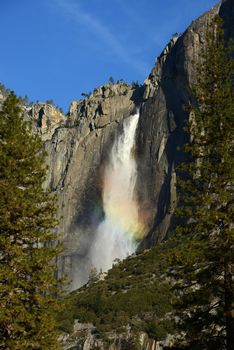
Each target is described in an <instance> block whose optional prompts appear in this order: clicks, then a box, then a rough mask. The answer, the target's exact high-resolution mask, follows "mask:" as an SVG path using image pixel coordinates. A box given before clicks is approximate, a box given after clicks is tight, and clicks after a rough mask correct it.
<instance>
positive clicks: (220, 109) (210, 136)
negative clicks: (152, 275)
mask: <svg viewBox="0 0 234 350" xmlns="http://www.w3.org/2000/svg"><path fill="white" fill-rule="evenodd" d="M232 55H233V46H232V44H230V43H229V44H227V43H226V42H225V38H224V31H223V29H222V22H221V20H220V18H219V17H217V18H215V20H214V21H213V22H212V24H211V26H210V28H209V30H208V31H207V37H206V45H205V47H204V49H203V51H202V54H201V62H202V63H201V64H200V65H198V66H197V77H196V79H197V80H196V83H195V86H194V91H193V92H194V96H195V99H196V102H195V103H194V104H193V106H192V107H191V108H190V121H189V126H188V129H189V132H190V142H189V143H188V144H187V145H186V147H185V150H186V152H188V155H189V157H190V161H189V162H188V163H186V164H182V166H181V167H180V172H181V176H180V179H179V187H180V200H179V202H180V206H179V209H178V215H179V216H180V217H181V224H180V225H179V226H178V227H177V229H176V232H175V234H174V238H173V240H174V241H175V242H176V248H175V249H174V252H173V253H172V264H173V269H172V275H173V276H174V277H175V278H176V283H175V286H174V288H175V290H176V292H177V295H178V300H179V301H178V304H177V312H178V316H179V329H180V330H181V331H182V333H183V332H184V333H183V334H184V342H182V343H180V345H179V347H177V349H184V348H186V349H199V350H203V349H206V350H208V349H210V350H211V349H212V350H215V349H216V350H221V349H226V350H233V349H234V291H233V261H234V224H233V217H234V215H233V214H234V208H233V201H234V193H233V188H234V184H233V180H234V162H233V159H234V158H233V156H234V140H233V135H234V86H233V83H234V80H233V79H234V60H233V56H232ZM185 334H186V335H185ZM177 346H178V344H177Z"/></svg>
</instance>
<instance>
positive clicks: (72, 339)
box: [61, 321, 172, 350]
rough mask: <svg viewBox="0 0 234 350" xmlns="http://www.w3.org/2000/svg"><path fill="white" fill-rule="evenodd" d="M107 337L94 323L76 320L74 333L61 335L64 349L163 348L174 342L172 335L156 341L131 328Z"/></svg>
mask: <svg viewBox="0 0 234 350" xmlns="http://www.w3.org/2000/svg"><path fill="white" fill-rule="evenodd" d="M106 337H108V340H106V341H103V340H102V339H101V338H100V336H98V334H97V331H96V329H95V327H93V325H92V324H89V323H87V324H84V323H83V324H82V323H79V322H78V321H76V322H75V324H74V330H73V333H72V334H71V335H68V334H67V335H64V336H63V337H61V343H62V347H63V350H80V349H82V350H134V349H138V350H163V348H164V347H165V346H169V345H170V344H171V343H172V337H170V336H168V337H167V339H166V340H165V341H156V340H154V339H151V338H150V337H149V336H148V335H147V334H146V333H144V332H139V333H138V334H135V335H133V334H132V333H131V331H130V330H127V331H126V332H125V333H122V334H118V335H117V333H115V331H113V332H111V333H110V334H108V336H107V335H106Z"/></svg>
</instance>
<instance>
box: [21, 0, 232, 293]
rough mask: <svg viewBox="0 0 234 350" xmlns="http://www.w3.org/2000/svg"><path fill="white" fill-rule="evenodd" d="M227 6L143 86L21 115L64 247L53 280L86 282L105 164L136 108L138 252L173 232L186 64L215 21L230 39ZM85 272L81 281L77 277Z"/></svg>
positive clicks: (109, 89) (190, 76)
mask: <svg viewBox="0 0 234 350" xmlns="http://www.w3.org/2000/svg"><path fill="white" fill-rule="evenodd" d="M233 7H234V5H233V0H226V1H222V2H221V3H220V4H218V5H217V6H215V7H214V8H213V9H211V10H210V11H209V12H207V13H206V14H204V15H203V16H201V17H200V18H198V19H197V20H196V21H194V22H193V23H192V24H191V26H190V27H189V28H188V29H187V30H186V31H185V33H184V34H183V35H180V36H174V37H173V38H172V39H171V41H170V43H169V44H168V45H167V46H166V47H165V49H164V50H163V52H162V54H161V55H160V56H159V57H158V59H157V61H156V64H155V66H154V67H153V69H152V71H151V73H150V75H149V76H148V78H147V79H146V81H145V84H144V87H141V88H136V87H132V86H129V85H127V84H125V83H119V84H112V83H109V84H107V85H105V86H101V87H99V88H97V89H96V90H94V92H93V93H92V94H91V95H89V96H86V98H85V99H84V100H80V101H79V100H77V101H73V102H72V104H71V107H70V110H69V113H68V115H67V116H64V115H63V114H62V113H61V112H60V111H58V110H57V109H56V108H54V107H53V106H51V105H48V104H43V103H36V104H35V105H33V106H32V107H31V108H27V109H26V110H25V115H26V117H27V118H30V119H31V120H33V122H34V130H35V132H38V133H40V134H41V136H42V139H43V141H44V147H45V149H46V151H47V153H48V159H47V161H48V166H49V172H48V176H47V180H46V183H45V186H46V187H47V188H50V189H51V190H52V191H54V192H56V193H57V195H58V203H59V210H58V216H62V219H61V224H60V227H59V229H58V232H59V233H61V240H62V241H63V242H64V248H65V249H64V254H63V256H62V257H61V259H60V261H59V273H60V274H67V275H68V277H70V278H71V279H72V280H73V283H72V284H71V289H74V288H76V287H77V284H76V280H75V277H77V276H78V278H79V279H80V281H82V279H83V281H85V279H86V278H87V273H88V271H89V270H90V262H89V261H88V260H87V253H88V251H89V248H90V242H91V241H92V239H93V237H94V236H93V235H94V230H95V228H96V226H97V223H99V222H100V221H101V219H102V218H103V208H102V201H101V190H102V172H103V164H104V163H105V160H106V159H107V157H108V152H109V151H110V149H111V145H112V143H113V140H114V137H115V135H116V133H118V132H119V130H121V126H122V120H123V119H124V118H125V117H127V116H129V115H130V114H132V113H134V112H135V110H136V107H137V106H140V105H141V111H140V112H141V113H140V121H139V125H138V130H137V137H136V152H135V153H136V158H137V159H136V160H137V164H138V180H137V194H138V202H139V215H140V217H141V219H142V222H144V223H145V233H146V238H145V239H144V240H143V242H142V243H141V245H140V248H139V249H144V248H148V247H150V246H152V245H154V244H156V243H157V242H158V241H161V240H162V239H164V238H165V237H166V235H167V234H168V232H169V230H170V228H171V227H172V226H173V224H174V217H173V211H174V208H175V206H176V167H177V165H178V163H180V162H181V160H183V154H182V151H181V148H182V146H183V144H184V142H185V141H186V135H185V133H184V130H183V127H184V124H185V121H186V119H187V117H188V116H187V114H186V112H185V111H184V109H183V106H184V105H186V104H188V103H189V101H190V100H191V97H190V87H191V85H192V83H193V81H194V79H195V71H194V65H193V64H192V61H193V60H194V61H196V62H198V61H199V52H200V50H201V48H202V46H203V45H204V43H205V32H206V28H207V25H208V23H209V22H210V21H211V19H212V18H213V17H214V16H215V15H216V14H217V13H220V14H221V16H222V17H223V18H224V22H225V32H226V35H227V36H229V37H230V36H231V37H234V14H233V12H234V10H233ZM81 271H83V272H84V276H82V275H81Z"/></svg>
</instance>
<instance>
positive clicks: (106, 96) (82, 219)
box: [25, 83, 142, 289]
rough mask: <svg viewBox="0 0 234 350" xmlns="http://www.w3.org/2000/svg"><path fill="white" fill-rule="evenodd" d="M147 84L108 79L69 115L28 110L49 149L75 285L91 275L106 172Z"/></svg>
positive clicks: (66, 264) (67, 268)
mask: <svg viewBox="0 0 234 350" xmlns="http://www.w3.org/2000/svg"><path fill="white" fill-rule="evenodd" d="M141 99H142V91H141V89H138V90H136V89H135V88H134V87H132V86H130V85H128V84H125V83H119V84H111V83H109V84H107V85H106V86H101V87H99V88H98V89H96V90H94V92H93V93H92V94H91V95H89V96H86V98H85V99H84V100H80V101H79V100H77V101H73V102H72V104H71V107H70V110H69V112H68V115H67V116H64V115H63V114H62V113H61V112H60V111H59V110H57V109H56V108H55V107H53V106H52V105H48V104H43V103H36V104H34V105H33V106H32V107H28V108H27V109H26V110H25V114H26V117H29V118H30V119H31V120H33V128H34V131H35V132H37V133H39V134H40V135H41V137H42V140H43V144H44V147H45V149H46V152H47V154H48V157H47V163H48V167H49V170H48V176H47V179H46V182H45V187H46V188H49V189H50V190H51V191H52V192H56V194H57V197H58V206H59V208H58V216H59V217H61V221H60V222H61V224H60V226H59V228H58V234H60V239H61V240H62V241H63V243H64V253H63V255H62V256H61V258H60V261H59V274H61V275H64V274H66V275H67V276H68V277H69V278H70V279H71V280H72V281H73V282H72V283H71V286H70V288H71V289H74V288H76V287H77V286H78V285H77V280H79V285H80V284H81V283H82V282H85V281H86V280H87V276H88V274H89V271H90V269H91V266H90V262H89V261H88V260H87V253H88V251H89V247H90V242H92V240H93V239H94V232H95V228H96V226H97V224H98V223H99V222H100V220H101V219H102V218H103V210H102V200H101V190H102V171H103V165H104V164H105V160H106V159H107V157H108V154H109V151H110V148H111V145H112V143H113V140H114V137H115V135H116V133H118V132H119V131H120V130H121V126H122V125H121V121H122V120H123V119H124V118H125V117H127V116H129V115H130V114H132V113H134V112H135V111H136V106H137V105H138V104H139V103H140V101H141Z"/></svg>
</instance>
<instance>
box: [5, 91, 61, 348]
mask: <svg viewBox="0 0 234 350" xmlns="http://www.w3.org/2000/svg"><path fill="white" fill-rule="evenodd" d="M19 102H20V101H19V99H18V98H17V97H16V96H15V95H14V94H13V93H11V95H10V96H9V97H7V98H6V100H5V102H4V103H3V106H2V108H1V111H0V348H1V349H4V350H6V349H7V350H8V349H9V350H22V349H41V350H44V349H58V344H57V334H56V323H55V317H54V311H55V310H56V308H57V296H58V294H57V293H58V290H57V287H56V285H57V281H56V279H55V277H54V273H55V263H54V261H55V258H56V256H57V254H58V253H59V248H58V245H56V243H55V234H54V233H53V232H54V228H55V226H56V225H57V219H56V206H55V198H54V197H52V196H50V195H49V194H48V193H47V192H46V191H45V190H43V189H42V184H43V181H44V179H45V171H46V169H45V166H44V158H45V154H44V153H43V152H42V144H41V141H40V139H39V137H38V136H36V135H33V134H32V133H31V129H30V125H29V124H28V123H27V122H25V121H24V120H23V114H22V111H21V108H20V107H19V105H20V104H19Z"/></svg>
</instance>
